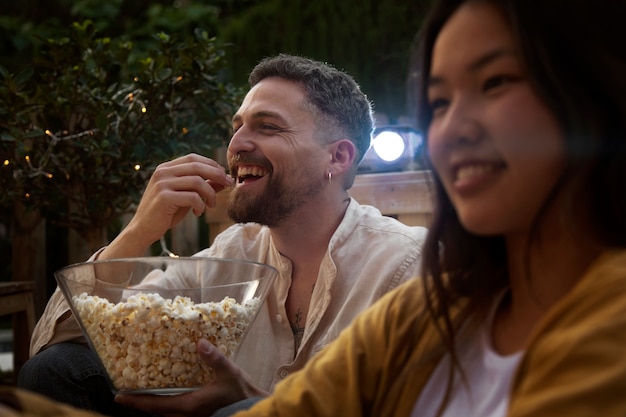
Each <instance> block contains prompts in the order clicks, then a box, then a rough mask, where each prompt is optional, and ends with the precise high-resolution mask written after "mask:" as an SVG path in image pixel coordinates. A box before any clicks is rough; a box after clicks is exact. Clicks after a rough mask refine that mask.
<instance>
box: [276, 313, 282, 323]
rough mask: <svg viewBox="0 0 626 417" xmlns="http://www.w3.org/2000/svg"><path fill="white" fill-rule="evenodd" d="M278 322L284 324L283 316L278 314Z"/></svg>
mask: <svg viewBox="0 0 626 417" xmlns="http://www.w3.org/2000/svg"><path fill="white" fill-rule="evenodd" d="M276 321H277V322H278V323H282V322H283V316H281V315H280V314H276Z"/></svg>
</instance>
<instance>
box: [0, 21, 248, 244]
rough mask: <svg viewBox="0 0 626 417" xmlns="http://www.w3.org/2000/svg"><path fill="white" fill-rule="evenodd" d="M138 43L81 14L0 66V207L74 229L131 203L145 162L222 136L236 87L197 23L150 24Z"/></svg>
mask: <svg viewBox="0 0 626 417" xmlns="http://www.w3.org/2000/svg"><path fill="white" fill-rule="evenodd" d="M153 45H154V47H153V48H152V49H150V50H146V51H142V52H141V53H138V51H137V49H135V47H134V45H133V43H132V42H130V41H128V40H126V39H124V38H114V37H101V36H99V35H98V32H97V31H96V29H95V25H94V24H93V23H92V22H91V21H84V22H83V23H74V24H73V25H72V27H71V30H70V31H68V32H67V33H66V36H59V37H54V38H50V39H47V40H45V42H44V43H43V45H42V47H41V49H40V52H39V54H38V55H37V56H36V57H35V58H34V60H33V62H32V64H31V65H28V66H25V67H24V68H22V69H20V70H18V71H14V72H10V71H9V70H7V69H5V68H2V67H0V163H2V166H0V183H1V186H0V188H1V189H2V190H3V193H2V194H1V195H0V207H2V208H4V209H8V208H9V207H10V206H12V204H13V203H14V202H15V201H20V202H22V203H23V204H24V205H25V206H26V207H27V208H37V209H40V210H41V211H42V213H43V214H44V217H45V218H46V219H48V220H49V221H51V222H53V223H54V224H58V225H62V226H65V227H69V228H72V229H74V230H76V231H78V232H79V233H81V234H84V233H87V231H88V230H93V229H97V228H105V227H107V226H109V225H110V224H111V223H112V222H114V221H115V220H117V219H118V218H119V217H120V215H121V214H122V213H124V212H125V211H126V210H128V209H129V207H131V206H132V205H133V204H134V203H136V202H138V200H139V198H140V192H141V191H142V190H143V189H144V187H145V182H146V180H147V178H148V177H149V175H150V174H151V172H152V170H153V169H154V167H155V166H156V165H157V164H158V163H160V162H162V161H164V160H167V159H171V158H173V157H175V156H179V155H182V154H185V153H188V152H197V153H202V154H205V155H210V154H211V153H212V151H213V150H215V149H216V148H217V147H220V146H222V145H224V144H225V143H227V141H228V139H229V136H230V117H231V116H232V114H233V112H234V111H235V109H236V106H237V105H238V103H239V101H240V99H241V95H242V92H241V91H240V90H239V89H237V88H235V87H234V86H233V85H232V84H230V83H229V81H228V71H227V65H226V62H225V59H224V50H223V49H222V48H221V47H220V45H219V43H218V42H217V41H216V39H215V38H213V37H210V36H209V34H208V33H207V32H206V31H203V30H200V29H196V30H195V33H194V35H193V36H188V37H185V38H184V39H178V38H177V37H176V36H173V35H169V34H167V33H164V32H160V33H158V34H156V35H155V36H154V41H153Z"/></svg>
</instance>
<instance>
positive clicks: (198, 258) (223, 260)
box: [53, 256, 279, 290]
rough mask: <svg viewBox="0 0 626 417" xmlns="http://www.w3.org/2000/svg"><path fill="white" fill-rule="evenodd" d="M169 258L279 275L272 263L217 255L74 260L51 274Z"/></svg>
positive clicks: (168, 259) (167, 259) (55, 276)
mask: <svg viewBox="0 0 626 417" xmlns="http://www.w3.org/2000/svg"><path fill="white" fill-rule="evenodd" d="M170 260H172V261H177V260H182V261H194V262H196V261H206V260H211V261H219V262H220V263H245V264H250V265H257V266H259V267H262V268H267V269H269V270H270V271H272V272H274V276H278V275H279V271H278V269H277V268H275V267H273V266H272V265H268V264H265V263H263V262H258V261H252V260H249V259H239V258H221V257H217V256H134V257H130V258H111V259H94V260H91V261H84V262H75V263H72V264H69V265H66V266H64V267H62V268H59V269H57V270H56V271H54V273H53V275H54V278H55V280H57V281H58V278H57V274H61V273H62V272H63V271H66V270H69V269H73V268H76V267H80V266H88V265H99V264H106V263H120V262H124V263H130V262H158V261H161V262H163V261H170ZM179 289H181V290H191V289H193V288H179Z"/></svg>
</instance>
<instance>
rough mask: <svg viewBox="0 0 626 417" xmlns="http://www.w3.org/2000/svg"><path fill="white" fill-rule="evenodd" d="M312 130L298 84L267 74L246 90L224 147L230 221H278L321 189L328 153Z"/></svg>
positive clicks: (310, 115)
mask: <svg viewBox="0 0 626 417" xmlns="http://www.w3.org/2000/svg"><path fill="white" fill-rule="evenodd" d="M316 132H317V127H316V125H315V120H314V115H313V113H312V112H311V110H310V109H307V108H306V106H305V95H304V91H303V90H302V89H301V87H300V86H299V85H298V84H297V83H294V82H292V81H288V80H284V79H282V78H277V77H272V78H266V79H264V80H262V81H261V82H259V83H258V84H257V85H255V86H254V87H253V88H252V89H251V90H250V91H249V92H248V94H247V95H246V97H245V99H244V100H243V103H242V104H241V107H240V108H239V110H238V111H237V113H236V114H235V116H234V117H233V137H232V138H231V141H230V145H229V147H228V161H229V167H230V172H231V175H232V176H233V177H234V178H235V184H234V189H233V191H232V193H231V197H230V202H229V205H228V215H229V216H230V217H231V218H232V219H233V220H234V221H236V222H256V223H261V224H265V225H267V226H270V227H276V226H279V225H280V224H281V222H283V221H285V220H287V219H288V218H289V217H290V216H291V215H293V213H294V211H295V210H297V209H298V208H299V207H301V206H303V205H304V204H306V203H307V202H308V201H310V199H311V198H313V197H314V196H316V195H317V194H318V193H319V192H320V191H321V190H322V189H323V187H324V185H325V184H327V177H326V172H327V170H328V168H327V163H328V161H329V160H330V157H329V156H328V152H327V151H326V150H325V147H324V146H323V145H321V142H320V141H319V140H318V139H316V137H315V134H316Z"/></svg>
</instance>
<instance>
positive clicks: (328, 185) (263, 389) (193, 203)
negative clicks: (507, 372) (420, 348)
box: [20, 55, 425, 416]
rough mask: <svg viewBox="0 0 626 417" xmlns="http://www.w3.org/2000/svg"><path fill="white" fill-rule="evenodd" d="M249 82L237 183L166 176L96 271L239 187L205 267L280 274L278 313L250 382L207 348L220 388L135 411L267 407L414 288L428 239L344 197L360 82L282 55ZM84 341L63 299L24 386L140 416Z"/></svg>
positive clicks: (246, 372) (200, 168) (250, 351)
mask: <svg viewBox="0 0 626 417" xmlns="http://www.w3.org/2000/svg"><path fill="white" fill-rule="evenodd" d="M249 82H250V86H251V89H250V91H249V92H248V94H247V95H246V97H245V99H244V100H243V103H242V104H241V107H240V108H239V110H238V111H237V113H236V114H235V115H234V117H233V136H232V138H231V141H230V144H229V147H228V154H227V157H228V164H229V172H230V176H229V175H228V174H227V173H226V171H225V169H224V168H223V167H221V166H220V165H218V164H217V163H216V162H215V161H213V160H210V159H208V158H205V157H203V156H199V155H193V154H192V155H187V156H184V157H181V158H178V159H175V160H173V161H170V162H166V163H163V164H161V165H160V166H159V167H158V168H157V169H156V171H155V172H154V174H153V176H152V178H151V179H150V182H149V184H148V186H147V188H146V190H145V193H144V195H143V197H142V200H141V202H140V204H139V206H138V208H137V212H136V214H135V216H134V217H133V219H132V220H131V221H130V223H129V224H128V226H127V227H126V228H125V229H124V230H122V232H121V233H120V234H119V236H118V237H117V238H116V239H114V240H113V241H112V242H111V244H110V245H108V246H107V247H106V248H104V249H103V250H101V251H100V252H99V253H97V254H95V255H94V257H97V259H112V258H124V257H132V256H142V255H143V254H144V253H145V251H146V250H147V249H148V248H149V247H150V245H151V244H152V243H153V242H155V241H157V240H158V239H159V238H161V236H162V235H163V234H164V233H165V232H166V231H167V230H168V229H169V228H171V227H172V226H174V225H176V224H177V223H178V222H179V221H180V220H181V219H182V218H183V217H184V216H185V215H186V214H187V212H188V211H189V210H192V211H193V212H194V214H196V215H201V214H202V212H203V211H204V208H205V206H207V205H208V206H210V207H212V206H214V204H215V195H216V193H217V192H219V191H220V190H222V189H224V188H226V187H232V192H231V200H230V202H229V205H228V214H229V216H230V217H231V218H232V219H233V220H234V221H235V222H237V224H235V225H234V226H232V227H230V228H229V229H227V230H226V231H224V232H223V233H221V234H220V235H219V236H218V237H217V238H216V240H215V242H214V243H213V244H212V246H211V247H210V248H208V249H206V250H204V251H201V252H200V253H198V254H197V255H201V256H213V257H228V258H240V259H249V260H253V261H257V262H262V263H266V264H269V265H272V266H274V267H275V268H277V269H278V271H279V277H278V279H277V280H276V282H275V285H274V288H273V290H272V292H271V293H270V295H269V297H268V311H269V312H270V313H269V314H267V315H262V316H259V317H258V319H257V321H256V323H255V327H254V328H253V329H252V331H251V333H250V334H249V335H248V336H247V337H246V340H245V342H244V343H243V345H242V346H241V349H240V353H239V358H240V361H239V362H238V363H239V365H240V366H241V369H239V368H238V367H237V366H235V365H234V364H233V363H230V362H228V361H227V360H225V358H224V357H223V356H221V355H220V354H219V352H217V349H212V347H211V345H210V344H208V343H205V342H200V343H199V344H198V347H199V349H200V352H201V356H202V357H203V358H204V359H206V360H208V361H209V362H211V365H212V367H213V369H214V370H215V372H216V376H217V377H216V382H215V383H214V384H211V385H208V386H206V387H204V388H203V389H202V390H200V391H196V392H193V393H189V394H183V395H181V396H177V397H176V398H174V397H168V398H164V397H161V398H158V397H154V396H124V397H122V398H120V401H121V402H124V403H125V404H127V405H130V406H132V407H133V408H139V409H143V410H146V411H148V412H155V413H159V414H167V413H172V412H177V413H178V414H185V413H189V414H192V413H193V411H194V410H196V409H198V410H202V411H203V413H204V414H205V415H210V414H211V412H212V411H214V410H216V409H218V408H219V407H222V406H224V405H227V404H229V403H231V402H234V401H237V400H240V399H242V398H246V397H252V396H259V395H264V394H266V393H267V392H268V391H270V390H271V389H272V388H273V386H274V385H275V384H276V383H277V382H278V381H280V380H282V379H283V378H284V377H286V376H287V375H288V374H289V373H291V372H293V371H295V370H298V369H300V368H301V367H302V366H303V365H304V364H305V363H306V361H308V360H309V359H310V358H311V357H312V356H313V355H315V354H316V353H317V352H318V351H320V350H321V349H323V348H324V347H325V346H326V345H327V344H328V343H330V342H331V341H332V340H333V339H335V338H336V337H337V336H338V334H339V333H340V331H341V330H342V329H343V328H344V327H346V326H347V325H348V324H349V323H350V322H351V321H352V319H353V318H354V317H355V316H356V315H357V314H358V313H359V312H361V311H362V310H364V309H365V308H367V307H368V306H369V305H371V304H372V303H373V302H374V301H375V300H377V299H378V298H379V297H380V296H382V295H383V294H384V293H386V292H387V291H389V290H390V289H392V288H395V287H396V286H397V285H398V284H400V283H401V282H404V281H406V280H407V279H410V278H412V277H414V276H416V275H417V274H418V267H419V263H420V262H419V255H420V250H421V244H422V241H423V238H424V236H425V230H424V229H423V228H417V227H414V228H411V227H408V226H405V225H402V224H401V223H399V222H397V221H396V220H394V219H391V218H387V217H384V216H382V215H381V214H380V212H379V211H378V210H376V209H374V208H373V207H368V206H360V205H359V204H358V203H357V202H356V201H355V200H353V199H351V198H350V196H349V195H348V192H347V190H348V189H349V188H350V187H351V186H352V184H353V181H354V178H355V175H356V170H357V165H358V162H359V161H360V159H361V158H362V156H363V155H364V153H365V152H366V150H367V149H368V147H369V145H370V139H371V134H372V131H373V121H372V112H371V106H370V103H369V101H368V100H367V98H366V96H365V95H364V94H363V93H362V92H361V91H360V89H359V87H358V85H357V84H356V83H355V82H354V80H353V79H352V78H351V77H350V76H348V75H347V74H345V73H344V72H341V71H339V70H337V69H335V68H333V67H331V66H329V65H326V64H323V63H320V62H316V61H313V60H310V59H306V58H302V57H296V56H290V55H279V56H277V57H273V58H268V59H265V60H262V61H261V62H260V63H259V64H258V65H257V66H256V67H255V68H254V69H253V71H252V73H251V74H250V77H249ZM79 336H80V332H79V331H78V328H77V326H76V323H75V321H74V320H73V318H70V317H69V313H68V310H67V305H66V304H65V302H64V301H63V300H62V296H61V295H60V294H59V292H58V290H57V292H56V293H55V294H54V295H53V297H52V299H51V300H50V302H49V304H48V306H47V308H46V311H45V313H44V315H43V317H42V319H41V320H40V322H39V323H38V325H37V327H36V329H35V332H34V335H33V338H32V342H31V355H35V354H36V355H35V356H33V357H32V358H31V359H30V360H29V361H28V362H27V364H26V365H25V366H24V368H23V372H22V373H21V374H20V384H21V386H22V387H24V388H28V389H31V390H34V391H38V392H42V393H45V394H47V395H49V396H52V397H54V398H56V399H58V400H61V401H66V402H72V403H73V404H75V405H77V406H79V407H93V404H94V403H97V407H98V410H99V411H100V412H103V413H108V414H110V415H116V416H120V415H132V414H130V411H129V410H120V409H118V408H115V407H116V406H117V405H115V403H113V402H111V395H110V390H109V389H108V387H107V386H106V381H105V380H104V379H103V378H102V377H101V375H100V374H99V372H101V371H100V370H99V368H97V369H95V367H94V366H87V365H86V364H87V363H89V362H90V361H93V353H91V352H89V351H88V350H87V349H86V348H84V347H83V346H81V345H77V344H71V343H67V342H70V341H75V340H76V339H75V338H77V337H79ZM61 342H63V343H61ZM77 362H79V363H81V365H80V367H79V366H76V363H77ZM85 369H90V370H93V371H90V372H92V373H93V374H94V376H93V377H91V374H89V373H88V372H87V371H86V370H85ZM85 374H88V375H87V376H89V378H85V377H84V376H85ZM50 387H52V388H54V390H51V389H50ZM79 398H80V399H81V400H80V401H78V399H79ZM75 399H76V400H75ZM181 404H182V409H181Z"/></svg>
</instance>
